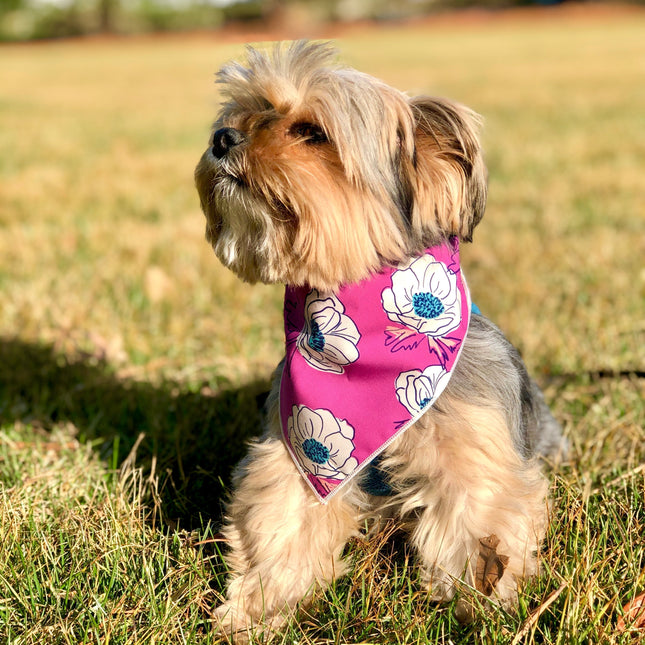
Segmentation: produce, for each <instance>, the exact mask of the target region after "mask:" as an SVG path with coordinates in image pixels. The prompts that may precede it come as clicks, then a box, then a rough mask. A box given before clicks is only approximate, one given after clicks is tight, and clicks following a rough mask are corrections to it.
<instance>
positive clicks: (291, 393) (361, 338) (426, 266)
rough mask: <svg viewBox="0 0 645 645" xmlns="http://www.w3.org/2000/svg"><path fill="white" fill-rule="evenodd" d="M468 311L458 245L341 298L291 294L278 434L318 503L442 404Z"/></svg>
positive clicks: (345, 290)
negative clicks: (438, 404)
mask: <svg viewBox="0 0 645 645" xmlns="http://www.w3.org/2000/svg"><path fill="white" fill-rule="evenodd" d="M470 310H471V303H470V294H469V292H468V287H467V286H466V281H465V279H464V278H463V276H462V274H461V269H460V266H459V243H458V241H457V240H456V239H451V240H450V241H449V242H445V243H443V244H441V245H438V246H435V247H432V248H429V249H427V250H426V251H425V253H424V254H423V255H421V256H419V257H416V258H413V259H412V260H410V261H409V262H407V263H405V264H401V265H399V266H398V267H388V268H385V269H384V270H383V271H381V272H380V273H377V274H375V275H373V276H372V277H371V278H369V279H367V280H365V281H363V282H360V283H358V284H352V285H348V286H345V287H342V288H341V289H340V290H339V291H338V292H337V293H333V294H332V293H320V292H318V291H317V290H316V289H310V288H308V287H289V286H288V287H287V288H286V292H285V297H284V322H285V335H286V345H287V358H286V363H285V367H284V372H283V375H282V382H281V384H280V417H281V421H282V432H283V435H284V440H285V443H286V444H287V447H288V449H289V452H290V453H291V456H292V457H293V460H294V461H295V463H296V465H297V466H298V469H299V470H300V472H301V473H302V475H303V476H304V477H305V478H306V480H307V482H308V483H309V485H310V486H311V487H312V489H313V490H314V492H315V493H316V495H317V496H318V499H319V500H320V501H322V502H325V501H326V500H327V499H328V498H329V497H330V496H331V495H332V494H334V493H336V492H337V491H338V490H339V488H340V486H341V485H342V484H343V483H345V482H347V481H349V480H350V479H351V478H352V477H353V476H354V475H356V474H357V473H358V472H359V471H360V470H361V469H362V468H363V467H364V466H367V465H368V464H369V463H370V462H371V461H372V460H373V459H374V458H375V457H376V456H377V455H378V454H379V453H380V452H381V451H382V450H383V449H384V448H385V447H386V446H387V445H388V444H389V443H391V442H392V441H393V440H394V439H395V438H396V437H397V436H399V435H400V434H401V433H402V432H404V431H405V430H406V429H407V428H408V427H409V426H410V425H412V423H414V422H415V421H416V420H417V419H418V418H419V417H420V416H421V415H422V414H423V413H424V412H426V411H427V410H428V409H429V408H430V407H431V406H432V404H433V403H434V402H435V401H436V399H437V398H438V397H439V395H440V394H441V392H442V391H443V389H444V388H445V387H446V385H447V384H448V380H449V379H450V374H451V371H452V369H453V368H454V366H455V364H456V362H457V359H458V357H459V353H460V351H461V347H462V343H463V340H464V338H465V337H466V332H467V331H468V323H469V320H470Z"/></svg>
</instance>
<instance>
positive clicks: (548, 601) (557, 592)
mask: <svg viewBox="0 0 645 645" xmlns="http://www.w3.org/2000/svg"><path fill="white" fill-rule="evenodd" d="M566 587H567V583H566V582H563V583H562V584H561V585H560V586H559V587H558V588H557V589H556V590H555V591H554V592H552V593H551V594H550V595H549V597H548V598H547V599H546V600H545V601H544V602H543V603H542V604H541V605H540V606H539V607H538V608H537V609H536V610H535V611H534V612H533V613H532V614H531V615H530V616H529V617H528V618H527V619H526V620H525V621H524V625H523V626H522V629H520V631H519V632H517V634H515V638H514V639H513V640H512V641H511V645H517V644H518V643H519V642H520V640H521V639H522V638H524V636H525V635H526V633H527V632H528V631H529V630H530V629H531V627H533V626H534V625H535V623H537V621H538V620H539V619H540V616H541V615H542V614H543V613H544V612H545V611H546V610H547V609H548V608H549V607H550V606H551V605H552V604H553V603H554V602H555V601H556V600H557V598H558V596H559V595H560V594H561V593H562V592H563V591H564V590H565V589H566Z"/></svg>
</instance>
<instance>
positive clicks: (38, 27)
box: [0, 0, 644, 40]
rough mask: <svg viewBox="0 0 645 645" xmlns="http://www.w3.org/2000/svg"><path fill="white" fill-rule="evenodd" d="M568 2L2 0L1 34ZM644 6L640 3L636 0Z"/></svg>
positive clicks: (328, 20) (286, 23) (312, 24)
mask: <svg viewBox="0 0 645 645" xmlns="http://www.w3.org/2000/svg"><path fill="white" fill-rule="evenodd" d="M562 1H563V0H397V1H393V0H0V39H2V40H30V39H42V38H62V37H70V36H81V35H88V34H133V33H147V32H159V31H178V30H184V31H185V30H194V29H200V30H202V29H218V28H221V27H231V26H237V27H242V28H247V29H248V28H258V27H261V28H262V29H271V30H275V29H277V30H281V31H284V30H285V29H286V30H288V31H292V30H294V29H295V30H302V29H315V28H319V27H321V26H322V25H330V24H342V23H352V22H357V21H386V22H387V21H396V20H398V21H400V20H410V19H413V18H418V17H422V16H427V15H429V14H430V15H431V14H436V13H439V12H446V11H448V10H455V9H464V8H480V9H487V10H493V9H497V10H499V9H508V8H510V7H526V6H531V5H534V6H535V5H537V6H547V5H554V4H560V3H561V2H562ZM633 1H634V3H635V4H641V5H642V4H644V2H643V0H633Z"/></svg>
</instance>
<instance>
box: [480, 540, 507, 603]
mask: <svg viewBox="0 0 645 645" xmlns="http://www.w3.org/2000/svg"><path fill="white" fill-rule="evenodd" d="M479 544H480V548H479V557H478V558H477V569H476V570H475V589H477V591H480V592H481V593H483V594H484V595H485V596H490V595H491V594H492V593H493V590H494V589H495V587H496V586H497V583H498V582H499V579H500V578H501V577H502V576H503V575H504V571H505V570H506V567H507V566H508V556H507V555H501V554H499V553H497V545H498V544H499V538H498V537H497V536H496V535H489V536H488V537H485V538H481V539H480V540H479Z"/></svg>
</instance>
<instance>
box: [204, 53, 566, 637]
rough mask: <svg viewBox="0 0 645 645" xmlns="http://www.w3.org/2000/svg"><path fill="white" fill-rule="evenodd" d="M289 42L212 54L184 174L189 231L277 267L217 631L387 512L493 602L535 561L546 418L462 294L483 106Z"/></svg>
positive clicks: (549, 441) (321, 578) (237, 261)
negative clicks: (410, 92)
mask: <svg viewBox="0 0 645 645" xmlns="http://www.w3.org/2000/svg"><path fill="white" fill-rule="evenodd" d="M334 55H335V54H334V50H333V49H332V48H331V47H330V46H329V45H327V44H316V43H310V42H297V43H293V44H290V45H277V46H275V48H274V49H273V50H272V51H270V52H268V53H262V52H260V51H257V50H255V49H251V48H249V50H248V61H247V64H246V65H242V64H238V63H231V64H228V65H226V66H225V67H224V68H223V69H222V70H221V71H220V72H219V75H218V80H219V82H220V83H221V84H222V91H223V94H224V97H225V99H226V102H225V103H224V104H223V107H222V109H221V112H220V114H219V117H218V119H217V121H216V123H215V126H214V134H213V137H212V142H211V145H210V146H209V148H208V149H207V150H206V152H205V153H204V155H203V157H202V159H201V161H200V162H199V164H198V166H197V169H196V172H195V177H196V185H197V189H198V192H199V195H200V199H201V206H202V209H203V211H204V213H205V215H206V220H207V225H206V237H207V240H208V241H209V242H210V244H211V245H212V246H213V248H214V250H215V253H216V254H217V256H218V258H219V259H220V260H221V261H222V262H223V263H224V265H226V266H227V267H229V268H230V269H232V270H233V271H234V272H235V273H236V274H237V275H239V276H240V277H241V278H242V279H243V280H246V281H248V282H251V283H254V282H256V281H261V282H264V283H278V282H280V283H284V284H285V285H286V294H285V334H286V341H287V342H286V357H285V359H284V360H283V361H282V363H281V364H280V366H279V367H278V370H277V372H276V374H275V376H274V384H273V388H272V391H271V394H270V395H269V398H268V401H267V429H266V431H265V433H264V435H263V436H262V438H261V439H259V440H258V441H256V442H254V443H253V444H252V445H251V447H250V452H249V454H248V456H247V458H246V459H245V460H244V461H243V462H242V463H241V464H240V465H239V466H238V468H237V470H236V474H235V476H234V493H233V496H232V500H231V501H230V504H229V505H228V512H227V520H226V526H225V528H224V534H225V536H226V538H227V541H228V544H229V546H230V552H229V554H228V556H227V562H228V565H229V567H230V580H229V584H228V591H227V597H226V599H225V601H224V603H223V604H222V605H221V606H220V607H219V608H218V609H217V610H216V616H217V618H218V621H219V623H220V628H221V630H222V632H223V633H224V634H228V635H231V636H232V638H233V639H235V640H244V639H246V638H248V637H249V634H250V633H251V630H252V629H253V626H254V625H255V626H258V627H259V628H261V629H267V628H270V629H278V628H279V627H280V625H281V624H283V622H284V621H285V620H286V619H287V618H288V617H289V616H290V615H291V614H292V612H293V610H294V609H295V608H296V606H297V605H298V604H299V603H301V602H302V601H306V600H307V599H308V598H310V597H311V595H312V592H313V589H314V588H315V586H316V585H317V586H319V587H324V586H325V585H327V584H329V583H330V582H331V581H332V580H333V579H334V578H336V577H338V576H340V575H342V574H343V573H344V572H345V570H346V567H345V566H344V564H343V562H342V560H341V554H342V552H343V548H344V546H345V544H346V543H347V541H348V539H349V538H350V537H352V536H353V535H356V534H357V533H358V532H359V529H360V527H361V526H362V525H363V524H364V521H365V519H366V518H374V519H376V520H377V519H378V518H383V517H385V516H387V517H395V518H398V520H400V522H401V525H402V526H404V527H405V528H406V529H407V532H408V535H409V541H410V543H411V544H412V545H413V547H414V548H415V550H416V553H417V554H418V558H419V560H420V566H421V567H422V571H423V573H424V576H425V580H426V581H427V584H428V588H429V589H430V592H431V594H432V596H433V597H434V598H436V599H438V600H446V599H450V598H451V597H452V596H453V595H454V593H455V591H456V590H458V589H460V588H462V589H463V588H468V587H470V588H473V589H476V590H477V591H479V592H481V593H482V594H483V596H485V597H487V598H488V599H490V600H493V601H497V602H501V603H505V604H511V603H512V602H513V600H514V598H516V595H517V583H518V580H519V579H520V578H522V577H525V576H529V575H531V574H535V573H536V572H537V560H536V553H537V548H538V545H539V543H540V541H541V540H542V538H543V536H544V532H545V524H546V492H547V482H546V479H545V478H544V476H543V475H542V473H541V471H540V467H539V464H538V463H537V459H536V458H537V457H539V456H553V455H555V454H556V453H557V452H558V451H559V450H561V448H562V439H561V431H560V427H559V425H558V423H557V422H556V421H555V419H554V418H553V417H552V416H551V414H550V412H549V410H548V408H547V406H546V404H545V403H544V400H543V397H542V394H541V392H540V390H539V389H538V387H537V386H536V385H535V384H534V382H533V381H532V380H531V379H530V378H529V377H528V375H527V373H526V369H525V367H524V365H523V363H522V360H521V358H520V357H519V354H518V353H517V351H516V350H515V349H514V348H513V347H512V346H511V345H510V344H509V342H508V341H507V340H506V339H505V338H504V336H503V335H502V334H501V332H500V331H499V330H498V329H497V328H496V327H495V326H494V325H493V324H492V323H491V322H490V321H488V320H487V319H486V318H484V317H483V316H481V315H480V314H479V312H478V310H477V309H476V308H475V307H474V306H473V305H471V301H470V297H469V294H468V289H467V286H466V283H465V279H464V278H463V276H462V274H461V270H460V268H459V241H460V240H461V241H471V238H472V233H473V229H474V227H475V226H476V225H477V223H478V222H479V221H480V219H481V217H482V215H483V212H484V207H485V203H486V194H487V186H486V169H485V166H484V162H483V159H482V152H481V148H480V143H479V138H478V129H479V119H478V117H477V116H476V115H475V114H474V113H473V112H472V111H470V110H469V109H467V108H465V107H463V106H461V105H457V104H455V103H452V102H450V101H448V100H445V99H437V98H430V97H416V98H409V97H407V96H406V95H404V94H403V93H401V92H399V91H397V90H395V89H393V88H391V87H389V86H387V85H386V84H384V83H383V82H381V81H379V80H377V79H375V78H372V77H371V76H368V75H366V74H363V73H360V72H358V71H356V70H353V69H349V68H346V67H341V66H339V65H337V64H336V63H335V62H334Z"/></svg>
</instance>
